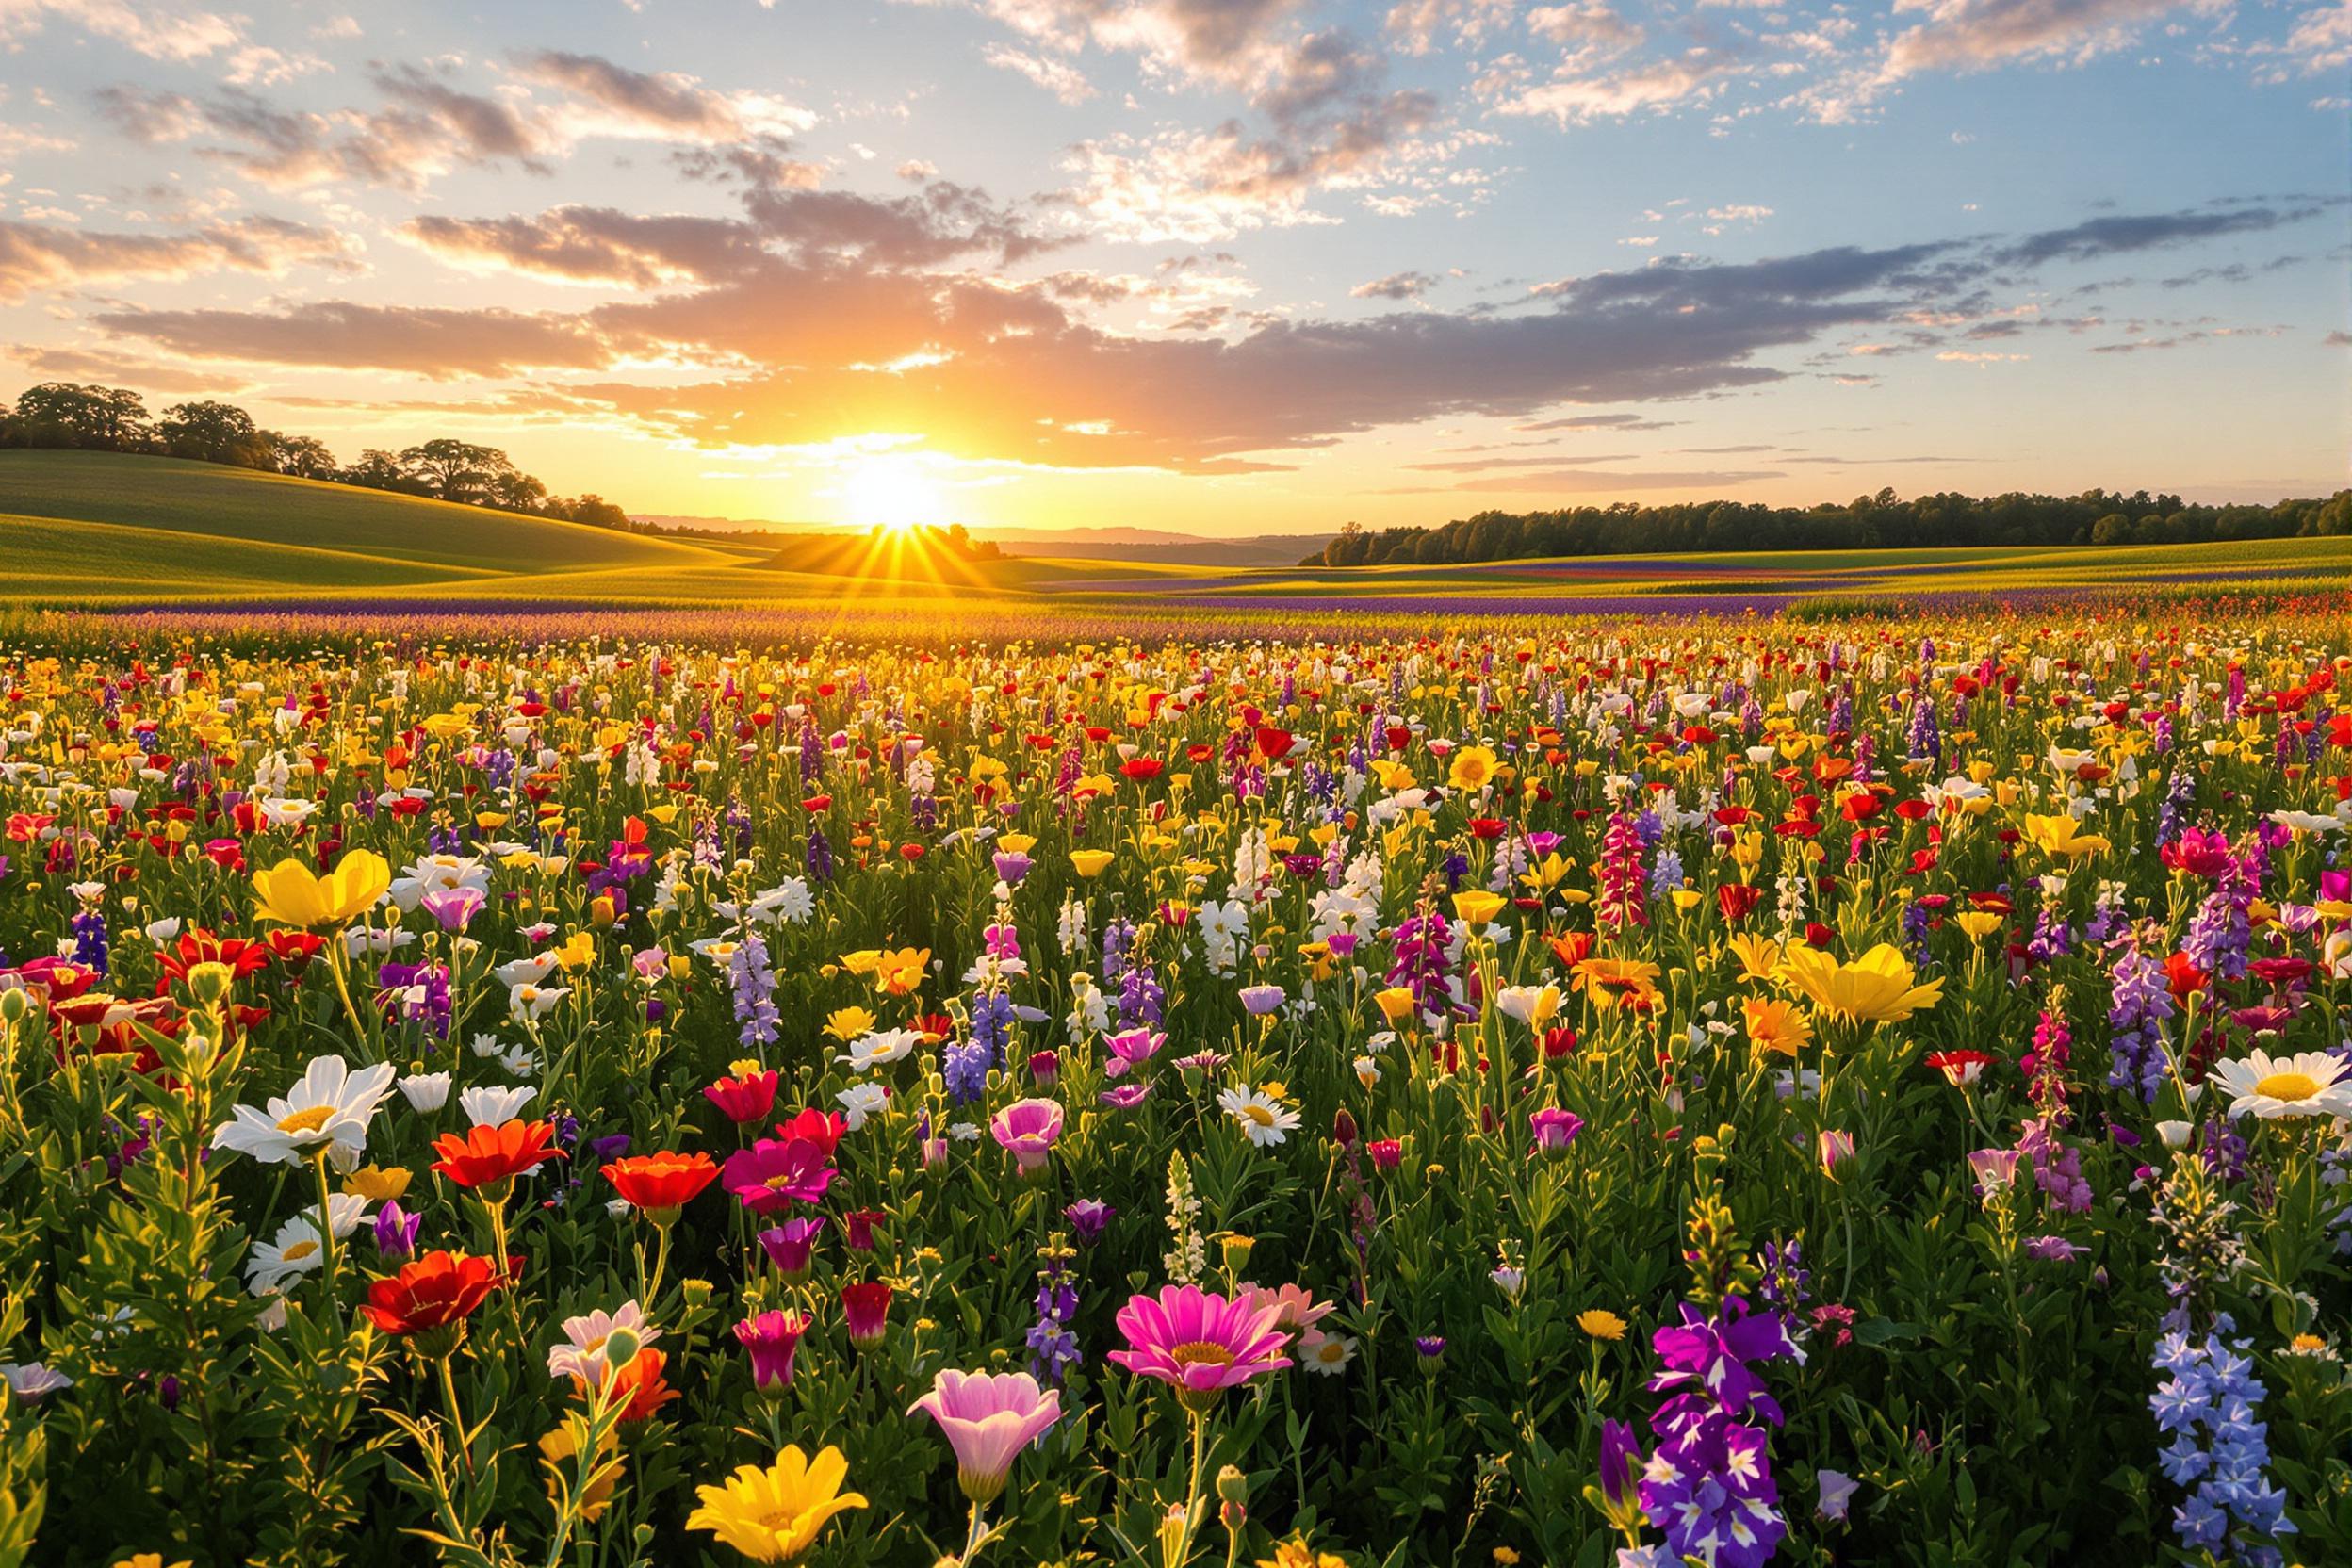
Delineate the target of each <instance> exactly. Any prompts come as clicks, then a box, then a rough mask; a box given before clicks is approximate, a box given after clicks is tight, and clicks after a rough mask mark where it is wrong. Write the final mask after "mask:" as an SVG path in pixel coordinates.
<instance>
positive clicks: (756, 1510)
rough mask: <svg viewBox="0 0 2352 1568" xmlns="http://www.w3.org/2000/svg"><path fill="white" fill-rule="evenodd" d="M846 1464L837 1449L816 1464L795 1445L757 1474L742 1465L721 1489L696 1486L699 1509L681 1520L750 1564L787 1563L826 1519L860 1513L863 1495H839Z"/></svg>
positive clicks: (828, 1449)
mask: <svg viewBox="0 0 2352 1568" xmlns="http://www.w3.org/2000/svg"><path fill="white" fill-rule="evenodd" d="M848 1475H849V1462H848V1461H847V1460H845V1459H843V1458H842V1457H841V1450H840V1449H839V1448H834V1447H825V1448H823V1449H820V1450H819V1451H818V1453H817V1457H816V1458H815V1459H813V1460H812V1459H810V1458H809V1456H808V1455H806V1454H804V1453H802V1452H801V1451H800V1445H799V1444H797V1443H795V1444H792V1445H791V1446H788V1447H786V1448H785V1449H784V1450H783V1452H781V1453H779V1454H777V1455H776V1462H775V1463H774V1464H772V1465H770V1466H769V1467H768V1468H767V1469H765V1470H761V1469H760V1468H758V1467H757V1466H754V1465H749V1464H744V1465H739V1466H737V1468H736V1471H735V1474H734V1475H732V1476H730V1477H729V1478H727V1482H726V1484H725V1485H723V1486H698V1487H696V1488H694V1495H696V1496H697V1497H700V1498H701V1499H702V1506H701V1507H700V1508H698V1509H696V1510H694V1512H693V1513H691V1514H689V1515H687V1518H686V1527H687V1528H688V1529H690V1530H709V1531H710V1532H711V1534H712V1535H715V1536H717V1537H718V1538H719V1539H720V1540H721V1541H724V1542H726V1543H727V1544H728V1545H730V1546H732V1547H734V1548H735V1549H736V1550H737V1551H739V1552H741V1553H743V1555H744V1556H745V1557H747V1558H749V1559H751V1560H752V1561H754V1562H790V1561H791V1560H792V1559H794V1558H796V1557H798V1556H799V1555H800V1554H801V1553H803V1552H805V1551H807V1550H808V1549H809V1544H811V1543H812V1542H814V1541H815V1540H816V1539H817V1532H818V1531H819V1530H821V1529H823V1528H825V1521H826V1520H828V1519H830V1518H832V1517H833V1516H834V1515H835V1514H837V1513H839V1512H841V1511H842V1510H844V1509H853V1508H864V1507H865V1506H866V1499H865V1496H864V1495H863V1494H860V1493H856V1492H843V1491H841V1482H842V1481H843V1480H844V1479H846V1478H848Z"/></svg>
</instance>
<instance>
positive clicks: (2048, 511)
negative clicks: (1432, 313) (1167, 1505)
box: [1299, 488, 2352, 566]
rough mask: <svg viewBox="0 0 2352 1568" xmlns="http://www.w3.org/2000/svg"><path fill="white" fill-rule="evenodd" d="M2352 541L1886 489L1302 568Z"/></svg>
mask: <svg viewBox="0 0 2352 1568" xmlns="http://www.w3.org/2000/svg"><path fill="white" fill-rule="evenodd" d="M2348 533H2352V490H2339V491H2338V492H2336V493H2335V495H2333V496H2331V497H2328V498H2325V499H2317V498H2314V499H2305V500H2285V501H2280V502H2278V504H2277V505H2275V506H2254V505H2224V506H2203V505H2192V504H2190V503H2188V502H2185V501H2183V500H2181V498H2180V497H2178V496H2150V495H2149V494H2148V492H2147V491H2145V490H2142V491H2139V492H2137V493H2135V494H2132V495H2128V496H2127V495H2125V494H2123V493H2122V492H2120V491H2108V490H2085V491H2083V492H2082V494H2081V495H2079V496H2029V495H2023V494H2018V493H2015V492H2013V493H2011V494H2008V495H2002V496H1964V495H1960V494H1958V493H1956V492H1947V493H1944V494H1939V495H1933V496H1919V497H1915V498H1912V499H1910V500H1904V499H1903V498H1901V497H1899V496H1897V495H1896V494H1895V492H1894V491H1893V490H1892V489H1891V488H1888V489H1884V490H1881V491H1879V493H1878V494H1877V495H1875V496H1860V497H1856V498H1854V500H1852V501H1849V502H1847V503H1845V504H1843V505H1839V504H1838V503H1836V502H1824V503H1822V504H1821V505H1818V506H1809V507H1791V506H1768V505H1764V504H1762V503H1760V502H1753V501H1730V500H1719V501H1690V502H1682V503H1678V504H1675V505H1671V506H1643V505H1637V504H1636V503H1634V502H1631V501H1619V502H1616V503H1615V504H1613V505H1609V506H1576V507H1563V508H1560V509H1558V510H1555V511H1546V512H1481V513H1478V514H1477V515H1475V516H1469V517H1461V518H1457V519H1455V520H1454V521H1452V522H1450V523H1446V524H1444V525H1443V526H1441V527H1437V528H1424V527H1417V526H1416V527H1406V528H1389V529H1381V530H1380V531H1378V532H1373V531H1367V530H1365V529H1364V528H1362V527H1360V526H1359V525H1357V524H1355V523H1352V522H1351V523H1349V524H1348V525H1347V526H1346V527H1345V528H1344V529H1342V530H1341V531H1340V532H1339V535H1338V537H1336V538H1334V539H1332V540H1331V543H1329V544H1328V545H1326V546H1324V547H1323V549H1322V550H1321V552H1320V553H1318V554H1315V555H1311V556H1309V557H1307V558H1306V559H1305V560H1304V561H1302V562H1300V563H1299V564H1300V565H1304V566H1388V565H1420V566H1439V565H1452V564H1459V563H1463V562H1474V561H1519V560H1527V559H1530V558H1535V557H1542V556H1555V555H1697V554H1708V553H1719V552H1724V551H1731V550H1825V549H1948V548H1951V547H1955V546H1967V545H2188V544H2206V543H2210V542H2213V541H2215V540H2240V539H2290V538H2296V537H2304V536H2309V535H2314V534H2348Z"/></svg>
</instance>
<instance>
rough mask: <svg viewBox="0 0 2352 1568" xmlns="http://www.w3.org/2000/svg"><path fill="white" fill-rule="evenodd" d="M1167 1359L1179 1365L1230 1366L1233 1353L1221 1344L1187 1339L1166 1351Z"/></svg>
mask: <svg viewBox="0 0 2352 1568" xmlns="http://www.w3.org/2000/svg"><path fill="white" fill-rule="evenodd" d="M1168 1359H1169V1360H1171V1361H1173V1362H1174V1363H1175V1364H1177V1365H1179V1366H1231V1365H1233V1351H1232V1350H1230V1349H1228V1348H1225V1347H1224V1346H1222V1345H1213V1344H1211V1343H1209V1342H1208V1341H1207V1340H1205V1339H1195V1340H1189V1341H1187V1342H1186V1343H1184V1344H1183V1345H1179V1346H1177V1347H1176V1348H1174V1349H1172V1350H1170V1351H1168Z"/></svg>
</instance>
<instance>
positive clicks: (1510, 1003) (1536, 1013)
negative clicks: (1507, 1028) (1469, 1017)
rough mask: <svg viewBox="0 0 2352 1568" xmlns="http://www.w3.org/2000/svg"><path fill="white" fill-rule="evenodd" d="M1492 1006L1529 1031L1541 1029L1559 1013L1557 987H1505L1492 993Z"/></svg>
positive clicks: (1558, 989) (1558, 991)
mask: <svg viewBox="0 0 2352 1568" xmlns="http://www.w3.org/2000/svg"><path fill="white" fill-rule="evenodd" d="M1495 1006H1497V1007H1499V1008H1501V1009H1502V1011H1503V1014H1504V1016H1505V1017H1508V1018H1515V1019H1517V1020H1518V1021H1520V1022H1522V1023H1524V1024H1526V1025H1527V1027H1528V1028H1530V1029H1541V1028H1543V1027H1544V1025H1545V1024H1547V1023H1549V1022H1551V1021H1552V1020H1553V1019H1554V1018H1555V1017H1557V1016H1558V1015H1559V1013H1560V988H1559V987H1558V986H1548V985H1547V986H1505V987H1504V988H1502V989H1501V990H1499V991H1497V992H1495Z"/></svg>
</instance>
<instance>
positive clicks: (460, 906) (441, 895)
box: [417, 887, 488, 931]
mask: <svg viewBox="0 0 2352 1568" xmlns="http://www.w3.org/2000/svg"><path fill="white" fill-rule="evenodd" d="M487 902H488V895H486V894H485V893H483V892H482V890H481V889H480V888H471V887H461V888H435V889H434V890H433V891H431V892H429V893H425V894H422V895H421V896H419V897H418V898H417V903H418V904H419V905H420V906H422V907H423V908H424V911H425V913H427V914H429V915H431V916H432V917H433V919H434V920H436V921H438V922H440V923H441V929H442V930H444V931H463V930H465V929H466V926H468V925H470V924H472V923H473V920H474V917H475V916H476V915H478V914H480V913H482V905H483V904H485V903H487Z"/></svg>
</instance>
